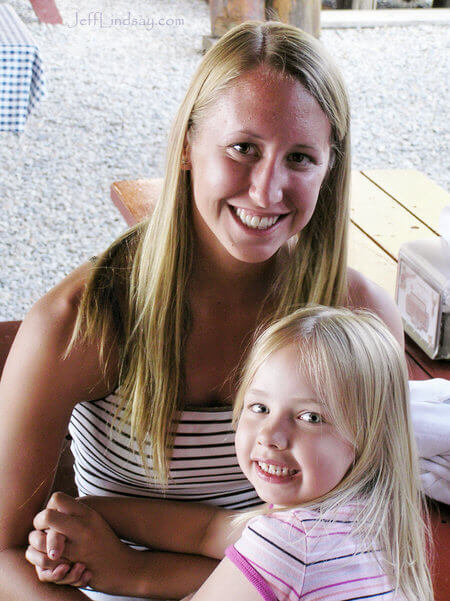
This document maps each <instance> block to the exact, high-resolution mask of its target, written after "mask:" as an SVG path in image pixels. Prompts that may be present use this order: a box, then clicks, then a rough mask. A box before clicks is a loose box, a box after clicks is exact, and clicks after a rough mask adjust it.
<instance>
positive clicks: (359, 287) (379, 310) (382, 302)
mask: <svg viewBox="0 0 450 601" xmlns="http://www.w3.org/2000/svg"><path fill="white" fill-rule="evenodd" d="M348 289H349V303H348V304H349V306H350V307H351V308H353V309H369V311H373V313H375V314H376V315H378V317H380V318H381V319H382V320H383V321H384V323H385V324H386V325H387V326H388V328H389V329H390V331H391V333H392V334H393V336H395V338H396V339H397V340H398V342H399V344H400V345H401V347H402V348H404V346H405V336H404V333H403V324H402V318H401V316H400V312H399V310H398V307H397V305H396V304H395V301H394V299H393V298H392V297H391V296H390V295H389V294H388V293H387V292H386V290H384V289H383V288H381V287H380V286H378V285H377V284H375V283H374V282H372V281H371V280H369V279H368V278H366V276H364V275H363V274H362V273H360V272H359V271H355V270H354V269H351V268H349V270H348Z"/></svg>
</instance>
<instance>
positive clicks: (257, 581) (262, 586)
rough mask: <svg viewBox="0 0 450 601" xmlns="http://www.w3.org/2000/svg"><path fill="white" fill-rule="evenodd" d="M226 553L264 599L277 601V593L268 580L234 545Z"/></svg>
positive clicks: (265, 600)
mask: <svg viewBox="0 0 450 601" xmlns="http://www.w3.org/2000/svg"><path fill="white" fill-rule="evenodd" d="M225 555H226V556H227V557H228V559H229V560H230V561H232V562H233V563H234V565H235V566H236V567H237V568H238V569H239V570H240V571H241V572H242V573H243V574H244V576H245V577H246V578H247V580H248V581H249V582H251V584H253V586H254V587H255V588H256V590H257V591H258V593H259V594H260V595H261V597H262V598H263V599H264V601H277V598H276V596H275V593H274V592H273V590H272V589H271V588H270V586H269V584H268V583H267V581H266V580H264V578H263V577H262V576H261V574H259V573H258V572H257V571H256V570H255V568H254V567H253V566H252V565H250V563H249V562H248V561H247V559H246V558H245V557H244V556H243V555H241V554H240V553H239V551H238V550H237V549H235V548H234V547H233V545H231V546H229V547H228V548H227V549H226V550H225Z"/></svg>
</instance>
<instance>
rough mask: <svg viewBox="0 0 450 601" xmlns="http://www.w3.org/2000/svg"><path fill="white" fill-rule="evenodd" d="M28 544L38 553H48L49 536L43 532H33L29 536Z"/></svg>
mask: <svg viewBox="0 0 450 601" xmlns="http://www.w3.org/2000/svg"><path fill="white" fill-rule="evenodd" d="M28 542H29V544H30V546H31V547H34V548H35V549H36V551H40V552H41V553H47V535H46V533H45V532H42V530H32V531H31V532H30V534H29V535H28Z"/></svg>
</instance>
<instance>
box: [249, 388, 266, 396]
mask: <svg viewBox="0 0 450 601" xmlns="http://www.w3.org/2000/svg"><path fill="white" fill-rule="evenodd" d="M248 393H251V394H257V395H259V396H265V397H266V396H268V394H267V392H264V390H259V389H258V388H248V389H247V394H248Z"/></svg>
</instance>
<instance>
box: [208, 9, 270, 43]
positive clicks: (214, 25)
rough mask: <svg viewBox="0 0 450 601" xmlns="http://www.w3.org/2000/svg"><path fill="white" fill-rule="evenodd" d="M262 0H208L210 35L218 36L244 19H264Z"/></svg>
mask: <svg viewBox="0 0 450 601" xmlns="http://www.w3.org/2000/svg"><path fill="white" fill-rule="evenodd" d="M264 13H265V7H264V0H210V2H209V14H210V17H211V35H212V36H213V37H217V38H220V37H221V36H223V34H224V33H226V32H227V31H229V30H230V29H232V28H233V27H234V26H235V25H239V24H240V23H244V22H245V21H264Z"/></svg>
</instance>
